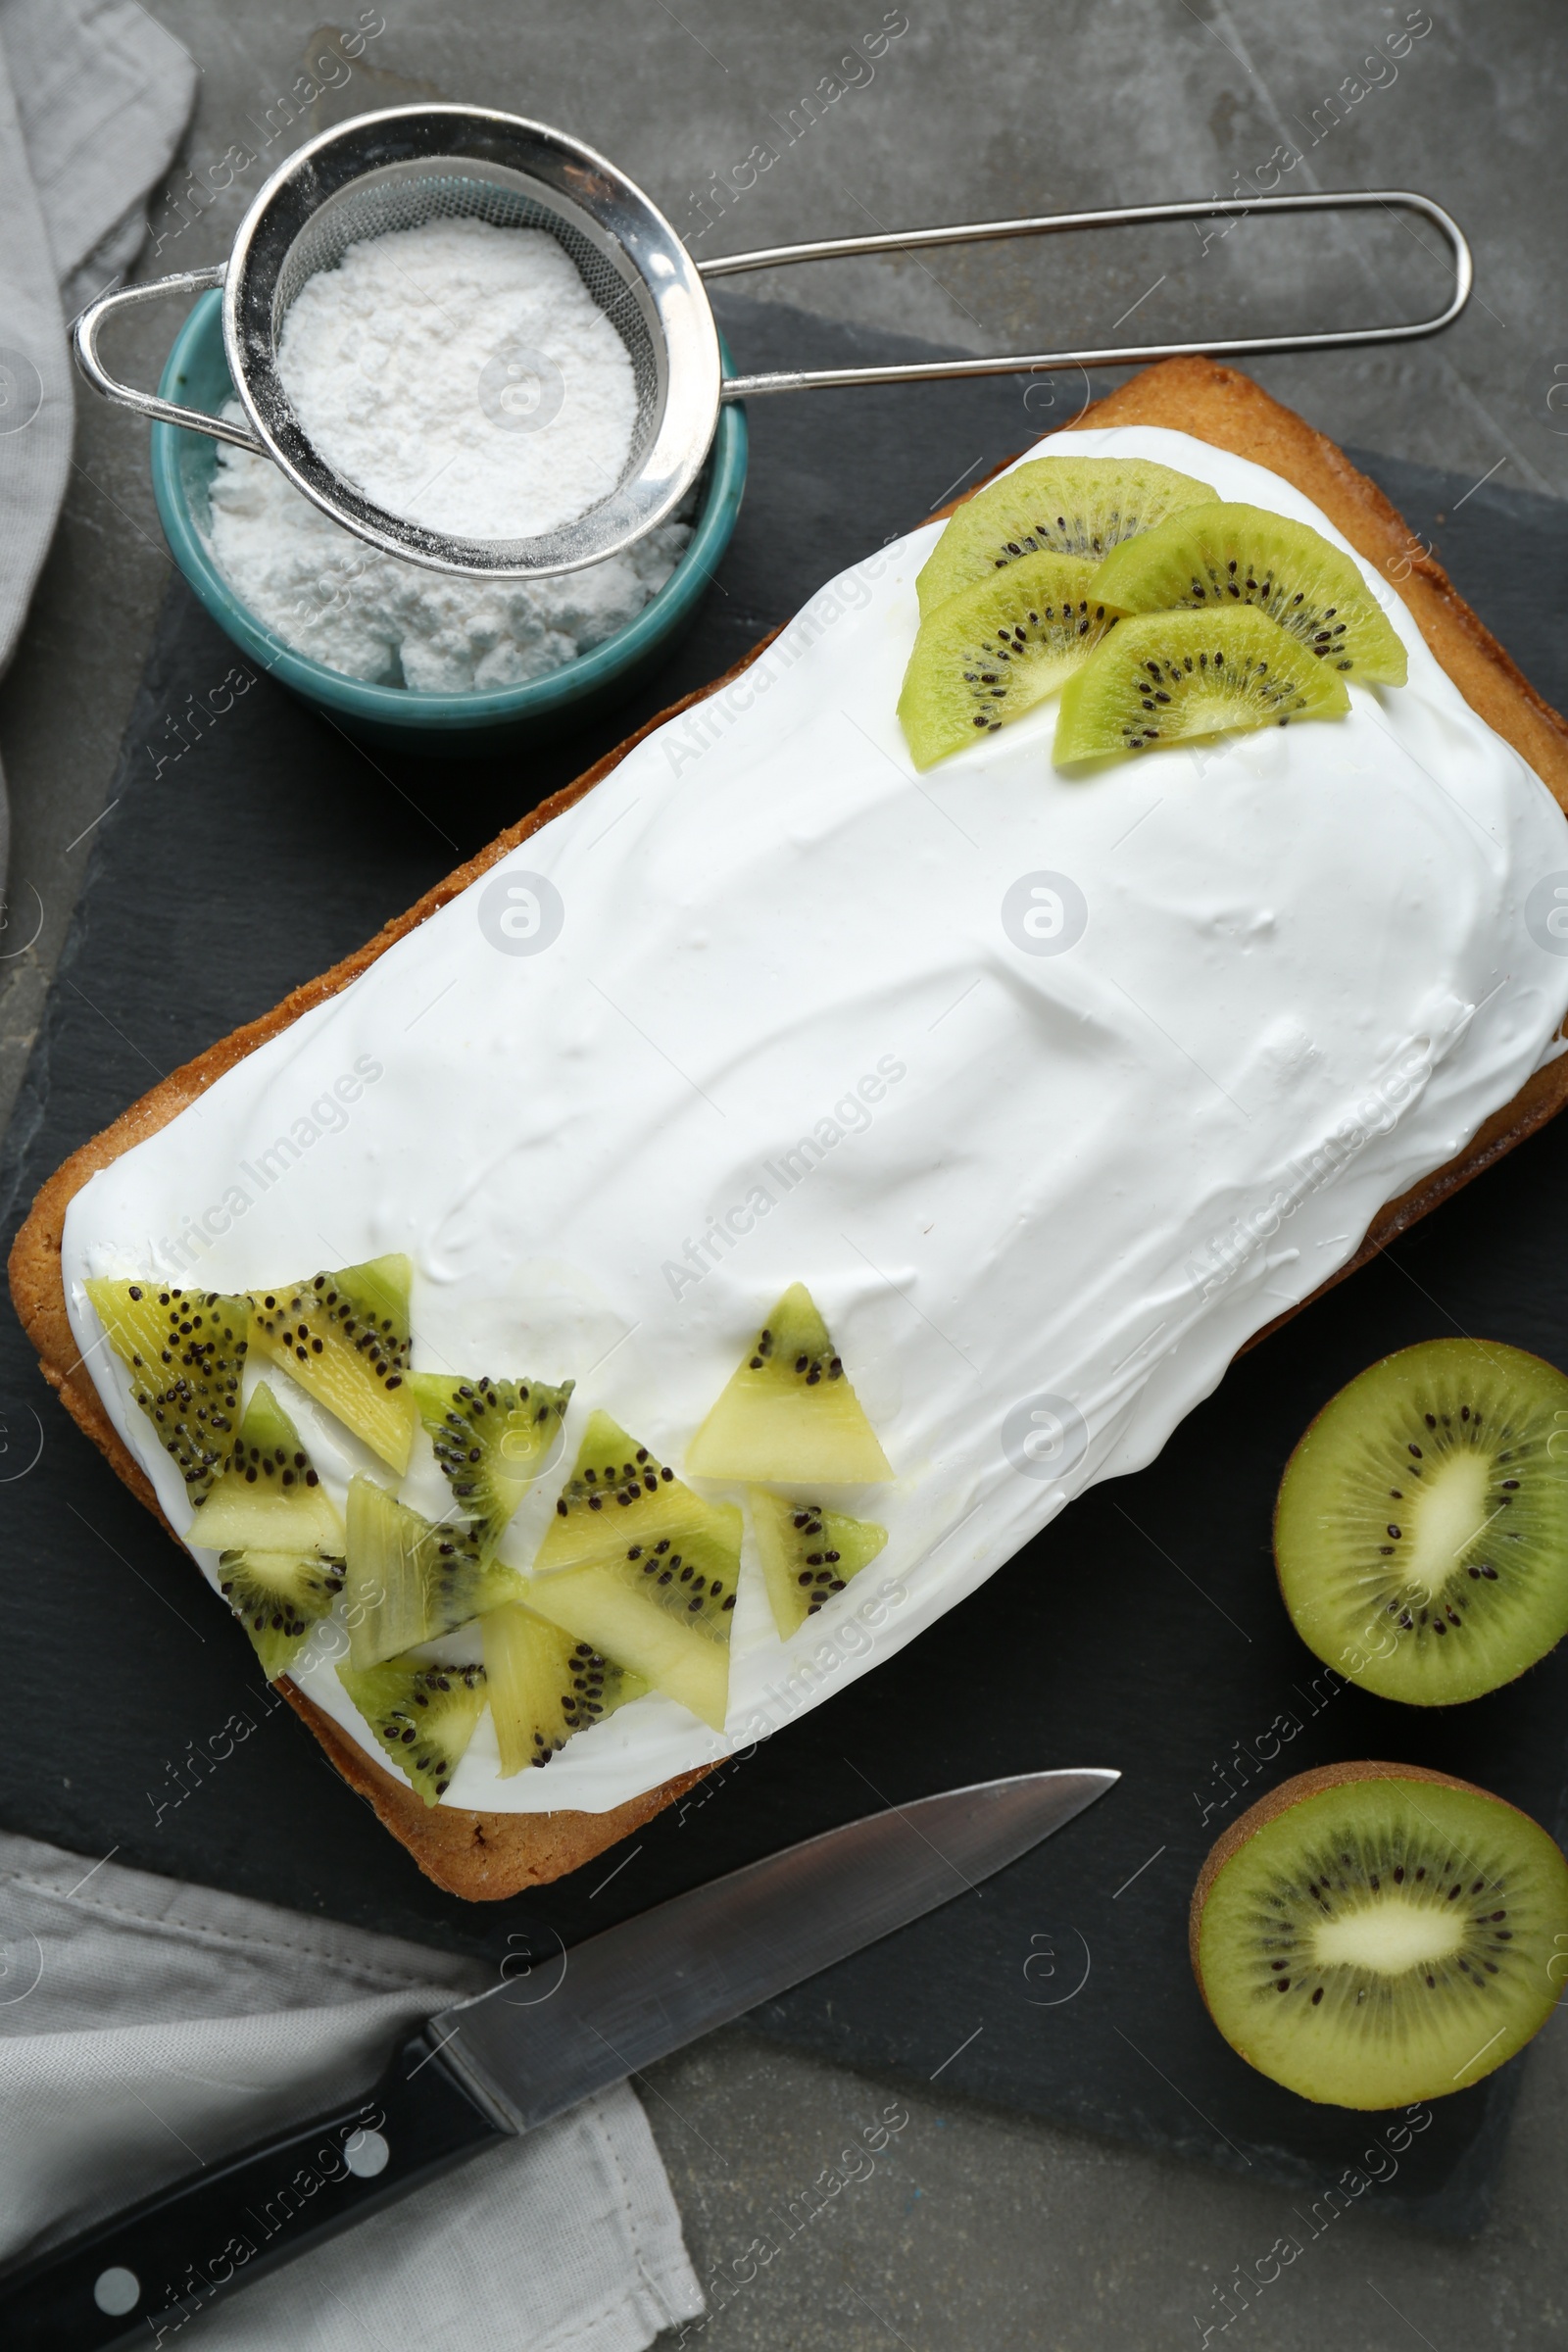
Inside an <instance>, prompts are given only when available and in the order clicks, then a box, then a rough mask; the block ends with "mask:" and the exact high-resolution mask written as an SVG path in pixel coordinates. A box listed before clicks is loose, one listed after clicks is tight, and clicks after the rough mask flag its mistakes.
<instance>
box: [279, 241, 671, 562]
mask: <svg viewBox="0 0 1568 2352" xmlns="http://www.w3.org/2000/svg"><path fill="white" fill-rule="evenodd" d="M509 368H511V369H512V370H513V372H511V373H509ZM277 372H278V375H279V377H280V378H281V381H282V384H283V389H284V390H285V392H287V394H288V396H289V399H290V401H291V403H292V404H293V408H294V413H295V415H296V416H297V417H298V418H299V420H300V423H301V424H302V425H303V426H304V428H305V431H306V433H307V435H308V436H309V438H310V440H311V442H312V444H313V446H314V447H315V448H316V449H317V450H318V451H319V454H320V456H321V457H323V458H324V459H325V461H326V463H327V464H328V466H331V467H332V469H333V471H334V472H335V473H338V474H341V475H342V476H343V478H344V479H345V480H346V481H350V482H353V483H355V484H356V485H357V486H358V487H359V488H360V489H361V490H363V491H364V492H365V493H366V495H367V497H368V498H371V499H373V500H374V501H375V503H376V505H377V506H380V507H384V508H386V510H387V512H388V513H389V514H393V515H406V516H407V517H408V518H409V520H410V521H413V522H421V523H423V524H424V525H425V526H426V527H427V528H428V529H430V530H434V531H444V532H447V533H449V534H450V535H452V536H453V537H456V538H471V539H513V538H531V537H533V536H535V535H536V534H537V533H539V532H541V531H550V530H555V529H556V528H557V527H558V526H559V525H560V524H562V523H565V522H574V521H575V520H576V518H577V516H578V515H585V514H586V513H587V511H588V509H589V508H590V507H591V506H595V505H597V503H598V501H599V500H600V499H602V498H605V497H607V496H608V495H609V493H610V492H611V491H612V490H613V488H614V487H615V484H616V482H617V481H618V480H619V478H620V472H621V468H622V466H624V465H625V463H626V456H627V452H628V451H629V450H630V448H631V438H632V432H633V428H634V426H635V424H636V420H637V392H636V386H635V383H634V381H633V378H632V368H631V361H630V359H629V358H628V356H627V353H626V346H625V345H624V343H622V341H621V339H620V337H619V336H618V335H617V334H616V332H615V330H614V328H613V326H612V324H611V322H610V320H609V319H607V318H606V316H605V314H604V312H603V311H601V310H600V308H599V306H598V304H597V303H596V302H595V301H594V298H593V296H592V295H591V294H590V293H589V291H588V289H587V287H586V286H585V285H584V284H583V282H582V279H581V278H580V277H579V276H578V274H577V271H576V269H575V267H574V266H573V264H572V261H571V259H570V257H569V255H567V254H566V252H565V251H564V248H563V247H562V246H560V245H558V244H557V242H556V240H555V238H554V237H552V236H550V235H549V234H548V233H547V232H546V231H545V230H543V229H539V228H496V227H493V226H492V225H491V223H490V222H489V221H467V220H460V221H426V222H425V223H424V225H423V226H422V227H420V228H405V229H397V230H394V231H393V232H392V233H391V234H390V235H388V236H384V237H370V238H367V239H366V240H365V241H363V242H362V243H360V244H357V245H351V246H350V247H349V248H348V250H347V252H346V253H345V254H344V256H343V258H342V260H341V261H340V262H339V263H338V265H337V267H336V269H335V270H320V271H319V272H318V274H317V275H316V276H315V277H313V278H311V279H309V280H308V281H307V283H306V284H305V286H304V287H303V288H302V289H301V292H300V295H299V298H298V300H297V301H296V302H295V304H294V306H293V308H292V310H291V311H290V312H289V314H288V317H287V319H285V320H284V323H283V332H282V334H281V336H280V337H279V340H278V347H277Z"/></svg>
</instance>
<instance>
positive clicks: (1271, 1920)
mask: <svg viewBox="0 0 1568 2352" xmlns="http://www.w3.org/2000/svg"><path fill="white" fill-rule="evenodd" d="M1190 1937H1191V1948H1192V1958H1193V1968H1194V1971H1195V1973H1196V1975H1197V1977H1198V1983H1199V1988H1200V1990H1201V1993H1202V1996H1203V1999H1204V2001H1205V2003H1206V2004H1207V2007H1208V2011H1209V2014H1210V2016H1211V2017H1212V2018H1213V2020H1214V2023H1215V2025H1216V2026H1217V2027H1218V2028H1219V2030H1220V2032H1221V2033H1222V2034H1224V2036H1225V2039H1226V2040H1227V2041H1228V2042H1229V2043H1230V2045H1231V2047H1232V2049H1234V2050H1236V2051H1237V2052H1238V2053H1239V2054H1240V2056H1242V2057H1243V2058H1245V2059H1246V2060H1247V2062H1248V2064H1249V2065H1250V2066H1254V2067H1256V2068H1257V2070H1258V2072H1259V2073H1260V2074H1264V2075H1268V2076H1270V2077H1271V2078H1272V2080H1273V2081H1274V2082H1283V2083H1284V2084H1285V2086H1286V2088H1287V2089H1288V2090H1294V2091H1298V2092H1299V2094H1300V2096H1301V2097H1302V2098H1306V2099H1316V2100H1319V2101H1321V2102H1323V2103H1325V2104H1327V2105H1330V2106H1337V2107H1358V2108H1376V2107H1401V2106H1406V2105H1409V2104H1412V2103H1413V2102H1415V2101H1416V2100H1420V2099H1438V2098H1443V2097H1446V2095H1447V2093H1448V2092H1450V2091H1455V2090H1462V2089H1464V2088H1465V2087H1467V2085H1469V2084H1470V2083H1472V2082H1480V2081H1481V2079H1482V2077H1483V2076H1485V2075H1489V2074H1491V2073H1492V2071H1493V2069H1494V2068H1495V2067H1498V2066H1500V2065H1501V2064H1502V2063H1503V2061H1504V2059H1507V2058H1511V2057H1512V2056H1513V2054H1514V2052H1515V2051H1516V2050H1518V2049H1521V2048H1523V2046H1524V2044H1525V2043H1526V2042H1527V2041H1528V2040H1529V2039H1530V2037H1531V2035H1532V2034H1536V2033H1538V2032H1539V2031H1540V2029H1541V2028H1542V2027H1543V2026H1544V2024H1545V2022H1546V2019H1547V2018H1548V2017H1549V2016H1550V2015H1551V2012H1552V2009H1553V2007H1554V2006H1555V2004H1556V2001H1557V1998H1558V1996H1559V1994H1560V1992H1561V1990H1562V1985H1561V1982H1560V1980H1561V1978H1562V1976H1563V1973H1564V1969H1565V1967H1568V1862H1564V1860H1563V1857H1562V1855H1561V1853H1560V1852H1559V1851H1558V1849H1557V1847H1556V1845H1555V1844H1554V1843H1553V1841H1552V1840H1551V1838H1548V1837H1547V1836H1546V1833H1545V1831H1544V1830H1543V1829H1541V1828H1539V1827H1538V1825H1537V1824H1536V1823H1535V1822H1533V1821H1532V1820H1531V1819H1530V1817H1529V1815H1528V1814H1525V1813H1520V1812H1516V1811H1515V1809H1514V1807H1513V1806H1512V1805H1508V1804H1504V1803H1503V1802H1502V1800H1501V1798H1500V1797H1495V1796H1489V1795H1488V1794H1487V1792H1486V1790H1485V1789H1475V1788H1472V1787H1471V1785H1470V1783H1469V1782H1468V1781H1455V1780H1450V1779H1448V1778H1446V1776H1445V1775H1444V1774H1442V1773H1436V1772H1424V1771H1421V1770H1419V1769H1418V1768H1417V1767H1416V1766H1414V1765H1404V1764H1336V1765H1331V1766H1328V1767H1327V1768H1325V1769H1324V1770H1322V1771H1318V1772H1305V1773H1301V1774H1299V1776H1298V1777H1297V1778H1296V1779H1295V1780H1291V1781H1287V1782H1286V1783H1285V1784H1284V1785H1283V1787H1281V1788H1279V1789H1274V1790H1272V1791H1271V1793H1270V1794H1269V1795H1267V1796H1266V1797H1264V1798H1263V1799H1262V1801H1261V1802H1260V1803H1258V1804H1255V1805H1254V1806H1253V1807H1252V1808H1251V1810H1250V1812H1248V1813H1245V1814H1243V1816H1242V1818H1241V1819H1240V1820H1239V1821H1237V1822H1235V1823H1233V1825H1232V1826H1231V1828H1230V1829H1229V1830H1227V1831H1226V1833H1225V1835H1224V1837H1223V1838H1220V1840H1219V1842H1218V1843H1217V1844H1216V1845H1215V1847H1214V1849H1213V1851H1212V1852H1211V1853H1210V1855H1209V1857H1208V1860H1207V1861H1206V1862H1205V1863H1204V1865H1203V1868H1202V1872H1201V1875H1200V1878H1199V1881H1198V1885H1197V1887H1196V1888H1195V1890H1194V1894H1193V1907H1192V1917H1191V1923H1190Z"/></svg>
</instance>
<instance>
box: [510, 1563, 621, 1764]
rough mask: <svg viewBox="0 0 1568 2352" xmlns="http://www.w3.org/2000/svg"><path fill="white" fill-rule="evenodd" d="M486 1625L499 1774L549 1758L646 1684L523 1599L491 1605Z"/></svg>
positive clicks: (544, 1762) (542, 1761) (557, 1753)
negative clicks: (498, 1755) (541, 1615)
mask: <svg viewBox="0 0 1568 2352" xmlns="http://www.w3.org/2000/svg"><path fill="white" fill-rule="evenodd" d="M483 1633H484V1671H485V1680H486V1683H487V1685H488V1687H489V1691H490V1713H491V1716H492V1718H493V1719H494V1722H495V1727H496V1740H497V1744H498V1745H499V1747H500V1750H501V1777H502V1779H503V1780H504V1781H506V1780H510V1779H511V1778H512V1776H513V1774H514V1773H517V1772H521V1771H522V1769H523V1767H524V1766H525V1765H528V1764H534V1765H543V1764H548V1763H549V1762H550V1759H551V1757H552V1756H557V1755H559V1754H560V1753H561V1750H562V1749H563V1748H564V1746H565V1744H566V1741H567V1740H569V1739H570V1738H571V1737H572V1735H573V1733H575V1732H585V1731H587V1730H588V1729H589V1727H590V1726H591V1725H593V1724H596V1723H600V1722H602V1721H603V1720H604V1718H605V1717H606V1716H607V1715H613V1713H614V1711H615V1709H616V1708H617V1707H623V1706H625V1704H626V1703H627V1701H628V1700H629V1699H633V1698H641V1697H642V1695H643V1693H644V1692H645V1691H647V1689H648V1685H647V1683H646V1682H645V1681H644V1679H643V1677H642V1676H641V1675H640V1674H632V1673H630V1672H629V1671H628V1670H627V1669H626V1668H625V1667H623V1666H618V1665H615V1664H614V1663H613V1661H612V1660H611V1659H609V1658H607V1657H604V1656H603V1655H602V1654H601V1653H600V1652H599V1651H598V1650H596V1649H595V1648H594V1646H593V1644H592V1642H579V1641H577V1640H575V1639H574V1638H573V1636H572V1635H570V1634H567V1633H563V1632H562V1630H561V1628H560V1627H559V1626H555V1625H552V1624H551V1623H550V1622H549V1620H548V1619H547V1618H544V1617H540V1616H536V1615H535V1613H534V1611H533V1610H532V1609H530V1608H527V1607H525V1606H524V1605H523V1603H522V1602H521V1601H512V1602H509V1603H508V1605H507V1606H506V1607H505V1608H500V1609H492V1610H491V1611H490V1612H489V1614H488V1615H487V1616H486V1617H485V1618H484V1620H483Z"/></svg>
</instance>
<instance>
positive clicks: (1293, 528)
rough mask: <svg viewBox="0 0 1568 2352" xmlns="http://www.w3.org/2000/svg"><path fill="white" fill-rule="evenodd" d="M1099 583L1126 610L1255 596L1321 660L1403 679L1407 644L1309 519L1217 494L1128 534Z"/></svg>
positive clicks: (1369, 679) (1209, 605)
mask: <svg viewBox="0 0 1568 2352" xmlns="http://www.w3.org/2000/svg"><path fill="white" fill-rule="evenodd" d="M1092 593H1093V594H1094V595H1095V596H1097V597H1099V598H1100V599H1101V600H1102V601H1103V602H1104V603H1105V604H1108V605H1113V606H1115V607H1117V608H1118V609H1119V610H1120V611H1122V612H1124V613H1168V612H1171V611H1173V610H1175V609H1177V608H1180V607H1192V608H1193V609H1195V610H1198V611H1201V612H1205V613H1215V612H1226V611H1228V610H1229V609H1230V608H1231V606H1233V605H1237V604H1246V605H1252V606H1254V607H1255V608H1256V610H1257V611H1258V612H1260V613H1267V614H1268V616H1269V618H1270V620H1277V621H1278V622H1279V624H1280V626H1281V628H1283V629H1288V630H1289V631H1290V633H1291V635H1292V636H1293V637H1297V638H1299V640H1300V642H1301V644H1302V645H1304V646H1305V648H1306V650H1307V652H1308V653H1309V654H1311V655H1312V656H1313V658H1314V659H1315V660H1316V661H1319V662H1325V663H1327V665H1328V666H1329V667H1330V668H1331V669H1337V670H1341V671H1343V672H1344V673H1346V674H1347V675H1348V676H1353V677H1354V678H1355V679H1357V681H1358V682H1359V683H1361V684H1362V685H1368V686H1402V685H1403V684H1404V681H1405V676H1406V672H1407V662H1406V658H1405V651H1404V647H1403V645H1402V644H1401V643H1400V641H1399V638H1398V635H1397V632H1396V630H1395V629H1394V627H1393V626H1392V624H1391V623H1390V621H1389V620H1388V618H1387V616H1386V615H1385V614H1384V613H1382V612H1381V611H1380V610H1379V607H1378V604H1377V601H1376V599H1375V598H1374V597H1373V595H1372V593H1371V591H1370V589H1369V588H1368V587H1367V584H1366V582H1365V580H1364V579H1363V578H1362V576H1361V574H1360V572H1359V571H1358V570H1357V568H1356V566H1355V564H1353V563H1352V562H1351V560H1350V558H1349V557H1348V555H1346V554H1344V552H1343V551H1342V550H1341V549H1340V548H1337V547H1333V546H1331V545H1330V543H1329V542H1328V540H1327V539H1325V538H1324V536H1323V534H1322V532H1321V531H1314V530H1313V529H1312V527H1311V525H1310V524H1309V523H1305V522H1291V521H1289V520H1288V519H1287V518H1286V516H1284V515H1271V514H1270V513H1269V512H1268V510H1267V508H1265V507H1250V506H1244V505H1242V504H1240V503H1238V502H1233V501H1232V500H1229V499H1216V500H1215V501H1214V502H1213V504H1212V505H1211V506H1205V507H1192V508H1189V509H1188V510H1187V511H1186V512H1185V513H1184V514H1180V515H1167V516H1166V518H1165V520H1164V521H1163V522H1162V523H1159V524H1157V525H1156V527H1155V528H1154V529H1153V530H1152V531H1145V532H1144V533H1143V534H1142V536H1141V537H1140V538H1138V539H1137V540H1136V541H1131V540H1130V541H1125V542H1123V544H1122V545H1121V546H1120V547H1115V548H1112V549H1111V552H1110V554H1109V555H1108V556H1107V557H1106V558H1105V561H1104V563H1103V564H1102V565H1101V566H1100V569H1099V570H1098V571H1097V572H1096V574H1095V581H1094V588H1093V591H1092Z"/></svg>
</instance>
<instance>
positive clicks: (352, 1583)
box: [343, 1478, 523, 1673]
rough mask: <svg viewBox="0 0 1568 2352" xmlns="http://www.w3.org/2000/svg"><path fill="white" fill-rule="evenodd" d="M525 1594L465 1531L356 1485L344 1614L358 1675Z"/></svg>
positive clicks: (511, 1573)
mask: <svg viewBox="0 0 1568 2352" xmlns="http://www.w3.org/2000/svg"><path fill="white" fill-rule="evenodd" d="M522 1590H523V1586H522V1579H521V1577H520V1576H518V1574H517V1572H516V1570H515V1569H514V1568H507V1567H504V1566H503V1565H502V1563H501V1562H500V1561H499V1560H487V1559H485V1558H483V1557H482V1555H481V1553H480V1551H479V1547H478V1545H477V1544H475V1543H474V1541H473V1539H472V1537H471V1536H470V1535H469V1534H468V1533H467V1532H466V1529H463V1528H459V1527H451V1526H448V1525H446V1524H445V1523H442V1524H438V1525H432V1523H431V1522H430V1521H429V1520H428V1519H423V1518H421V1517H420V1515H419V1513H418V1512H417V1511H411V1510H410V1508H409V1506H408V1504H407V1503H403V1502H397V1501H395V1500H394V1498H393V1497H392V1496H391V1495H389V1494H388V1493H387V1492H386V1489H385V1488H384V1487H379V1486H377V1485H376V1483H375V1481H374V1479H370V1478H356V1479H353V1480H351V1481H350V1484H349V1507H348V1544H347V1571H346V1575H345V1579H344V1591H343V1610H344V1617H345V1621H346V1623H347V1625H348V1633H349V1665H350V1667H351V1668H352V1669H353V1670H354V1671H355V1672H357V1673H358V1672H361V1671H363V1670H365V1669H367V1668H368V1667H371V1666H379V1665H381V1664H382V1663H383V1662H384V1661H385V1660H386V1659H388V1658H395V1657H397V1656H399V1655H400V1654H401V1652H402V1651H404V1650H406V1649H413V1648H415V1647H416V1646H417V1643H419V1642H433V1641H434V1640H435V1639H436V1637H437V1636H438V1635H440V1634H450V1633H452V1632H454V1631H455V1630H456V1628H457V1627H458V1626H460V1625H467V1624H468V1623H469V1622H470V1620H471V1619H473V1618H475V1617H481V1616H483V1614H484V1612H485V1611H486V1610H487V1609H497V1608H500V1607H501V1605H502V1603H503V1602H504V1601H509V1600H517V1599H519V1598H520V1597H521V1594H522Z"/></svg>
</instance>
